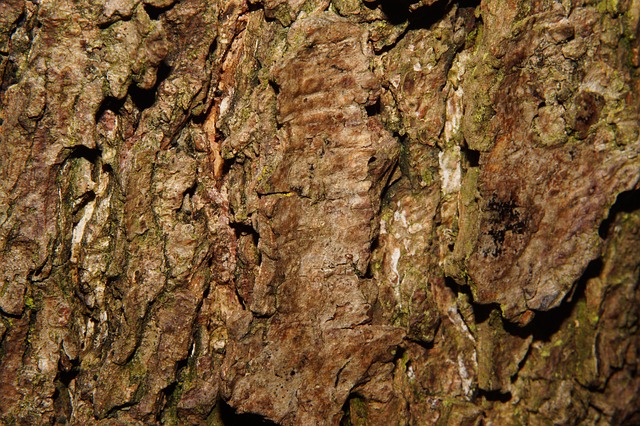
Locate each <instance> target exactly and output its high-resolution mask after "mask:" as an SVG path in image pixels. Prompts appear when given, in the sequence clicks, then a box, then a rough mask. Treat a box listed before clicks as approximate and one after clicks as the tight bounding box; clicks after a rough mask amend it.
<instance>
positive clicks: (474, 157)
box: [461, 147, 480, 167]
mask: <svg viewBox="0 0 640 426" xmlns="http://www.w3.org/2000/svg"><path fill="white" fill-rule="evenodd" d="M461 151H462V155H463V156H464V158H466V160H467V164H468V165H469V167H478V166H479V165H480V151H476V150H475V149H471V148H464V147H463V148H462V149H461Z"/></svg>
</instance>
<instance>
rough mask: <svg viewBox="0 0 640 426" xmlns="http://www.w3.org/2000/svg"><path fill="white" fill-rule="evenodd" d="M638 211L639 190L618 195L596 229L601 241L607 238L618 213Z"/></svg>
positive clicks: (639, 204)
mask: <svg viewBox="0 0 640 426" xmlns="http://www.w3.org/2000/svg"><path fill="white" fill-rule="evenodd" d="M637 210H640V189H636V190H631V191H625V192H621V193H620V194H618V197H617V198H616V202H615V203H614V204H613V206H611V209H610V210H609V215H608V216H607V218H606V219H605V220H603V221H602V223H601V224H600V227H599V228H598V235H600V238H602V239H603V240H605V239H607V237H608V236H609V231H610V230H611V224H612V223H613V222H614V221H615V219H616V217H617V215H618V214H620V213H632V212H634V211H637Z"/></svg>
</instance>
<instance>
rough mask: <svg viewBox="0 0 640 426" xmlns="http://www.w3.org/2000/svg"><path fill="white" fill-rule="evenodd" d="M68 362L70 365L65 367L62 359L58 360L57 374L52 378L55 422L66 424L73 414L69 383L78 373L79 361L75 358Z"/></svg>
mask: <svg viewBox="0 0 640 426" xmlns="http://www.w3.org/2000/svg"><path fill="white" fill-rule="evenodd" d="M63 356H65V355H63ZM69 362H70V365H67V366H66V367H65V366H64V365H63V364H62V360H60V361H58V374H57V375H56V377H55V379H54V383H55V387H56V389H55V391H54V393H53V396H52V399H53V407H54V410H55V413H56V414H55V422H56V423H57V424H67V423H68V421H69V420H70V419H71V416H72V414H73V405H72V404H71V397H70V395H69V385H70V384H71V382H72V381H73V380H74V379H75V378H76V377H77V376H78V374H79V373H80V361H79V360H77V359H76V360H71V361H69Z"/></svg>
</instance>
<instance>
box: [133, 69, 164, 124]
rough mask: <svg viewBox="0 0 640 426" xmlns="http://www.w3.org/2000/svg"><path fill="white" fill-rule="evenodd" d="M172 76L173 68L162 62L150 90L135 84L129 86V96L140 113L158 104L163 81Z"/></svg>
mask: <svg viewBox="0 0 640 426" xmlns="http://www.w3.org/2000/svg"><path fill="white" fill-rule="evenodd" d="M170 74H171V67H170V66H169V64H167V63H166V62H164V61H162V62H160V65H158V70H157V71H156V82H155V84H154V85H153V87H151V88H150V89H141V88H140V87H138V86H137V85H135V84H132V85H131V86H129V95H130V96H131V100H132V101H133V103H134V105H135V106H136V108H138V110H139V111H140V112H142V111H144V110H145V109H148V108H151V107H152V106H153V104H155V102H156V98H157V96H158V89H159V87H160V85H161V84H162V82H163V81H165V80H166V79H167V77H169V75H170Z"/></svg>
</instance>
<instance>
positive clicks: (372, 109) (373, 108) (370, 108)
mask: <svg viewBox="0 0 640 426" xmlns="http://www.w3.org/2000/svg"><path fill="white" fill-rule="evenodd" d="M364 109H365V111H367V116H369V117H373V116H374V115H380V112H381V111H382V106H381V105H380V98H378V99H376V101H375V102H374V103H373V104H371V105H365V107H364Z"/></svg>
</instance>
